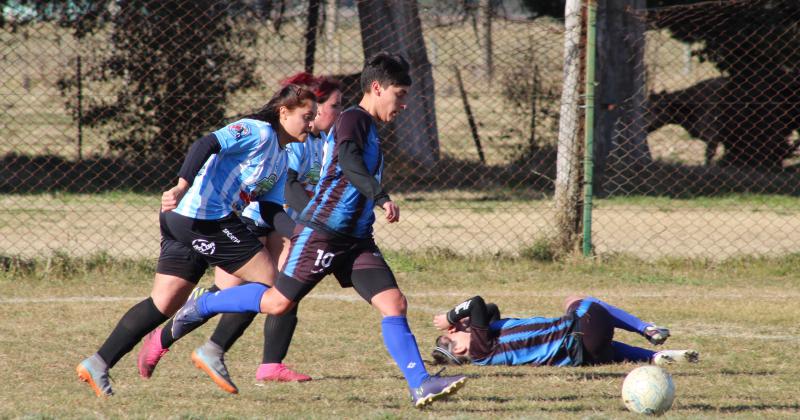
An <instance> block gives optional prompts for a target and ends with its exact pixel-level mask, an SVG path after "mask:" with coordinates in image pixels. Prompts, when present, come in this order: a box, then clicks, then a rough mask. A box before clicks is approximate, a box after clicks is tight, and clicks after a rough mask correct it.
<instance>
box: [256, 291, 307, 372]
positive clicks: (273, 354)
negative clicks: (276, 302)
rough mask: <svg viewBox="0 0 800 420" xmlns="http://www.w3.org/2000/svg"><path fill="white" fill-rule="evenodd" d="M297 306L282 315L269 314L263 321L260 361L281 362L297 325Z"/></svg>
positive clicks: (287, 350)
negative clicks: (262, 353)
mask: <svg viewBox="0 0 800 420" xmlns="http://www.w3.org/2000/svg"><path fill="white" fill-rule="evenodd" d="M297 306H298V305H295V306H294V308H293V309H292V310H291V311H289V312H287V313H285V314H283V315H280V316H275V315H270V316H268V317H267V319H266V320H265V321H264V356H263V358H262V361H261V363H281V362H283V359H284V358H285V357H286V353H288V352H289V345H290V344H291V343H292V336H294V329H295V328H296V327H297Z"/></svg>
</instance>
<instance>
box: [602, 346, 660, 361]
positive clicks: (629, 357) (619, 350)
mask: <svg viewBox="0 0 800 420" xmlns="http://www.w3.org/2000/svg"><path fill="white" fill-rule="evenodd" d="M611 347H613V348H614V361H615V362H617V363H620V362H650V360H651V359H652V358H653V355H654V354H656V352H654V351H652V350H647V349H643V348H641V347H634V346H629V345H627V344H625V343H620V342H619V341H612V342H611Z"/></svg>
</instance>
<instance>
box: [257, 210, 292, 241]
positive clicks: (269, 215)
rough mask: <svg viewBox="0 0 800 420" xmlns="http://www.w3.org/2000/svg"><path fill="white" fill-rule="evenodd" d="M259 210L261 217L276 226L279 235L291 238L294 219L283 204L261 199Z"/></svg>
mask: <svg viewBox="0 0 800 420" xmlns="http://www.w3.org/2000/svg"><path fill="white" fill-rule="evenodd" d="M258 211H259V213H260V214H261V219H262V220H264V221H265V222H267V223H268V224H269V225H270V226H272V227H274V228H275V231H276V232H278V234H279V235H281V236H284V237H287V238H291V237H292V231H293V230H294V221H293V220H292V219H291V218H290V217H289V215H288V214H286V212H285V211H284V210H283V205H281V204H278V203H275V202H272V201H259V202H258Z"/></svg>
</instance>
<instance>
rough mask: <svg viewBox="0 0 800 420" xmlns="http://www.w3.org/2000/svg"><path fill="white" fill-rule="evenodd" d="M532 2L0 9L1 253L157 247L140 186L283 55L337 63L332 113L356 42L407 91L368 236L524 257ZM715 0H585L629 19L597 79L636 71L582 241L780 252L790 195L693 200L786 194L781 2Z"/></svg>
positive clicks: (539, 87)
mask: <svg viewBox="0 0 800 420" xmlns="http://www.w3.org/2000/svg"><path fill="white" fill-rule="evenodd" d="M637 2H639V3H643V0H630V1H628V3H637ZM535 3H536V2H524V1H521V2H519V3H515V2H512V1H503V2H497V1H455V0H452V1H435V2H433V1H431V2H423V1H421V2H412V1H401V2H397V1H358V2H348V1H334V0H328V1H269V0H249V1H248V0H240V1H221V0H203V1H178V0H170V1H152V0H150V1H145V0H139V1H93V2H86V1H74V2H55V3H54V2H37V1H17V2H15V1H12V0H5V1H0V5H4V6H3V28H2V32H0V37H2V43H0V59H2V62H3V65H2V69H0V74H2V82H0V125H2V132H3V133H4V134H5V136H4V137H5V138H4V140H5V141H4V142H3V143H2V145H0V156H2V166H0V190H2V192H3V196H2V198H0V203H2V204H1V205H0V255H22V256H36V255H46V254H51V253H53V252H66V253H69V254H75V255H86V254H92V253H97V252H107V253H110V254H112V255H121V256H130V257H154V256H156V255H157V252H158V243H159V237H158V235H159V233H158V232H159V231H158V219H157V212H158V202H159V196H160V194H159V193H160V191H161V190H163V189H165V188H167V187H168V186H169V185H171V184H172V183H174V182H175V179H176V174H177V168H178V167H179V165H180V162H181V159H182V158H183V156H184V153H185V150H186V148H187V146H188V144H190V143H191V142H192V141H193V140H194V139H196V138H197V137H199V136H201V135H202V134H204V133H207V132H208V131H210V130H214V129H216V128H218V127H219V126H221V125H222V124H224V123H226V122H227V121H230V120H231V119H234V118H236V116H238V115H242V114H243V113H245V112H247V111H249V110H252V109H254V108H258V107H260V106H261V105H263V103H264V102H266V100H267V99H268V98H269V97H270V96H271V94H272V93H273V92H274V91H275V90H276V89H277V84H278V81H279V80H281V79H283V78H285V77H286V76H288V75H291V74H293V73H296V72H298V71H302V70H303V69H307V70H313V72H314V73H315V74H328V75H335V76H336V77H338V78H339V79H340V80H341V81H342V82H343V84H344V88H345V89H344V90H345V102H347V103H348V104H353V103H354V102H355V101H357V99H358V98H357V96H358V86H357V84H358V72H359V71H360V69H361V66H362V65H363V60H364V55H365V52H366V55H370V54H372V53H374V52H377V51H380V50H382V49H387V50H393V51H398V52H401V53H402V54H404V55H405V56H406V57H407V58H408V59H409V61H410V62H411V64H412V67H413V72H412V77H413V78H414V81H415V83H414V86H413V89H412V96H413V98H414V99H413V100H412V103H411V104H410V105H411V106H410V108H409V110H408V111H407V112H406V113H405V114H401V117H399V121H397V122H396V123H393V124H391V125H389V126H388V127H386V129H385V130H384V132H383V133H382V136H383V138H384V147H385V153H386V158H387V170H386V175H385V176H384V179H385V181H386V183H387V184H388V190H389V191H390V192H391V193H392V195H393V197H394V198H395V200H396V201H398V203H399V204H400V207H401V210H402V215H403V219H402V221H401V223H400V224H399V225H385V224H383V223H380V222H379V223H378V224H377V225H376V236H377V237H378V242H379V244H380V245H381V246H382V247H383V248H386V249H395V250H403V249H408V250H425V249H429V248H440V249H448V250H452V251H454V252H456V253H466V254H475V253H482V254H485V253H497V252H502V253H511V254H516V253H519V252H530V251H533V252H537V250H538V249H539V248H541V247H542V244H543V243H545V242H546V240H547V239H549V238H551V237H552V235H553V234H554V231H555V227H554V223H555V222H554V220H555V219H556V215H555V214H554V206H553V203H552V195H553V182H554V179H555V178H556V144H557V142H558V135H559V130H558V127H559V118H560V115H559V114H560V109H561V108H560V105H561V103H560V98H561V88H562V86H561V85H562V79H563V74H564V73H563V71H564V70H563V55H564V52H563V51H564V20H563V9H561V13H562V15H561V16H559V14H558V13H557V12H555V13H554V12H553V11H552V10H546V9H541V10H540V9H536V7H535ZM600 3H604V2H600ZM609 3H613V1H611V0H609ZM622 3H625V2H622ZM529 4H534V6H526V5H529ZM715 4H716V5H715V6H714V5H705V6H702V5H701V6H691V7H678V8H667V9H655V10H649V11H646V10H636V8H633V9H625V8H622V9H619V10H617V9H612V8H611V7H609V8H606V9H603V8H601V12H600V15H599V17H600V18H601V19H605V22H612V21H613V19H615V18H622V19H626V22H628V23H627V25H628V26H626V27H627V28H634V29H636V28H638V29H636V30H637V31H638V32H635V31H634V32H631V33H628V34H627V36H626V38H625V39H627V40H629V41H627V42H628V44H629V45H628V46H627V48H628V49H629V50H632V51H637V50H638V51H641V54H640V55H641V59H639V60H636V59H635V57H636V56H635V55H634V56H633V57H634V59H630V58H627V59H625V60H622V62H619V61H620V60H605V61H604V57H605V55H604V54H606V53H607V52H608V51H604V50H603V48H602V45H603V44H602V42H604V41H603V39H604V38H603V36H602V33H603V32H601V33H600V37H599V40H600V41H601V48H600V51H599V55H598V63H599V70H600V71H599V73H598V74H599V76H598V81H599V82H600V83H599V85H598V87H599V88H601V90H602V88H603V86H615V85H614V84H613V83H605V79H603V78H604V77H608V76H607V75H609V74H612V73H614V74H616V73H619V69H620V68H625V69H627V70H626V71H627V72H628V73H627V74H632V75H635V76H636V78H631V80H635V81H636V82H635V83H632V84H631V83H628V85H627V87H624V88H620V89H616V93H611V92H610V91H609V89H607V90H606V92H605V93H603V92H602V91H601V92H600V94H599V95H598V103H597V109H598V110H599V111H598V123H597V132H596V135H595V137H596V141H597V145H596V147H595V159H596V160H597V162H598V175H597V181H596V190H599V191H600V194H601V195H600V197H601V199H600V200H596V201H595V203H596V204H597V208H596V209H595V210H594V221H593V231H594V235H593V237H594V243H595V246H596V250H597V252H600V253H610V252H630V253H633V254H635V255H638V256H642V257H657V256H663V255H691V256H713V257H719V256H723V257H724V256H730V255H735V254H770V253H785V252H792V251H795V250H796V246H795V244H796V243H798V241H797V239H800V237H796V236H798V235H800V234H797V235H795V232H800V229H797V228H798V227H800V226H798V225H800V221H798V217H797V212H796V211H797V208H796V206H795V205H794V204H793V201H792V200H791V199H786V200H777V199H772V198H769V197H767V198H764V200H765V201H764V203H763V204H760V202H758V201H757V200H756V201H753V199H744V201H743V200H742V199H736V198H731V199H730V200H731V201H730V203H731V204H730V205H726V204H725V201H724V200H723V201H722V204H719V202H718V201H714V200H711V202H710V201H709V199H707V198H703V197H709V196H714V195H720V194H727V193H762V194H784V195H788V196H794V195H796V193H797V187H796V186H797V185H798V184H797V180H798V178H799V177H797V176H796V175H795V171H794V170H793V166H792V165H793V160H792V159H793V156H794V155H793V152H794V143H793V142H794V141H795V138H796V131H795V129H796V128H797V125H796V123H797V122H798V119H797V115H798V114H797V111H798V108H797V99H796V97H795V96H792V95H794V92H793V91H796V89H794V88H793V87H794V84H796V81H794V80H795V79H794V78H796V77H797V70H796V64H795V62H796V61H797V60H794V59H792V58H791V57H794V56H795V55H796V54H797V50H795V49H794V47H795V46H796V43H797V42H798V40H799V39H800V36H798V34H797V26H796V24H794V26H792V25H791V24H789V22H790V21H791V19H794V20H795V21H797V20H798V19H797V18H798V17H800V16H799V15H798V14H797V11H796V7H795V6H793V5H792V3H791V2H788V1H786V2H776V1H743V2H731V4H730V5H727V6H726V5H720V4H719V2H715ZM771 5H779V6H774V7H784V8H785V10H778V11H776V10H774V7H773V6H771ZM770 7H773V8H772V9H770ZM742 10H751V11H753V17H752V18H751V19H748V20H744V21H741V22H740V18H738V17H737V16H738V15H739V14H740V13H742ZM310 12H311V14H310ZM758 13H761V16H762V18H763V19H761V20H759V19H756V18H755V16H757V15H758ZM775 19H777V20H778V21H779V22H778V21H773V20H775ZM781 19H783V20H781ZM698 21H699V22H702V25H700V24H698V23H697V22H698ZM781 22H783V23H781ZM745 24H746V28H745V29H746V30H750V31H751V32H745V29H742V25H745ZM693 25H694V26H693ZM737 25H738V26H737ZM600 26H602V25H600ZM608 26H609V27H610V26H613V25H611V24H609V25H608ZM693 27H694V28H695V29H691V28H693ZM740 29H741V30H742V32H737V31H738V30H740ZM748 33H757V34H759V37H760V40H761V44H760V43H759V42H758V41H756V40H755V39H750V38H748V37H747V36H746V35H747V34H748ZM637 34H639V35H640V36H637ZM611 38H612V37H611V36H608V37H607V39H611ZM605 42H607V41H605ZM732 44H737V45H736V46H735V48H732V47H730V45H732ZM762 44H763V45H762ZM766 46H769V47H770V48H772V49H771V50H769V52H767V50H764V52H763V54H762V53H759V54H754V53H753V52H754V50H758V51H761V48H765V47H766ZM748 52H749V53H750V54H751V55H755V56H753V57H750V58H751V60H749V61H747V62H737V61H736V60H739V59H738V58H737V57H741V56H742V54H744V53H748ZM781 56H785V59H782V60H778V59H777V58H776V57H781ZM768 59H769V60H768ZM604 63H610V64H604ZM604 65H606V66H607V67H603V66H604ZM612 65H613V66H616V67H613V66H612ZM739 67H747V68H748V71H747V72H746V73H741V74H740V73H737V72H736V71H735V70H736V69H737V68H739ZM781 72H782V73H781ZM781 74H783V76H782V77H778V76H780V75H781ZM790 79H791V80H790ZM626 89H627V90H626ZM742 109H748V110H749V111H746V112H745V111H742ZM571 117H578V115H571ZM779 136H782V139H778V137H779ZM792 136H794V137H792ZM736 150H739V151H740V152H735V151H736ZM576 152H577V151H576ZM602 197H606V198H602ZM648 197H652V198H648ZM675 198H687V199H693V200H681V201H676V200H674V199H675ZM699 198H703V199H699ZM743 202H744V203H745V204H742V203H743ZM654 206H655V207H654ZM542 252H544V251H542Z"/></svg>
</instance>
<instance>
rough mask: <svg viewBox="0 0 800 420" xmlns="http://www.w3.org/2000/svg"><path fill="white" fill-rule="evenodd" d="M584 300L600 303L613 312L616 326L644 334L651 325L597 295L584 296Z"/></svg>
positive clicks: (609, 311) (610, 312)
mask: <svg viewBox="0 0 800 420" xmlns="http://www.w3.org/2000/svg"><path fill="white" fill-rule="evenodd" d="M583 300H584V301H589V302H594V303H597V304H598V305H600V306H602V307H603V308H605V310H607V311H608V313H609V314H611V317H612V318H614V328H621V329H623V330H626V331H631V332H638V333H640V334H643V333H644V329H645V327H647V326H648V325H650V323H648V322H644V321H642V320H641V319H639V318H637V317H636V316H634V315H633V314H631V313H629V312H625V311H623V310H622V309H620V308H617V307H616V306H613V305H609V304H608V303H606V302H603V301H602V300H600V299H597V298H595V297H592V296H589V297H587V298H584V299H583Z"/></svg>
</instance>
